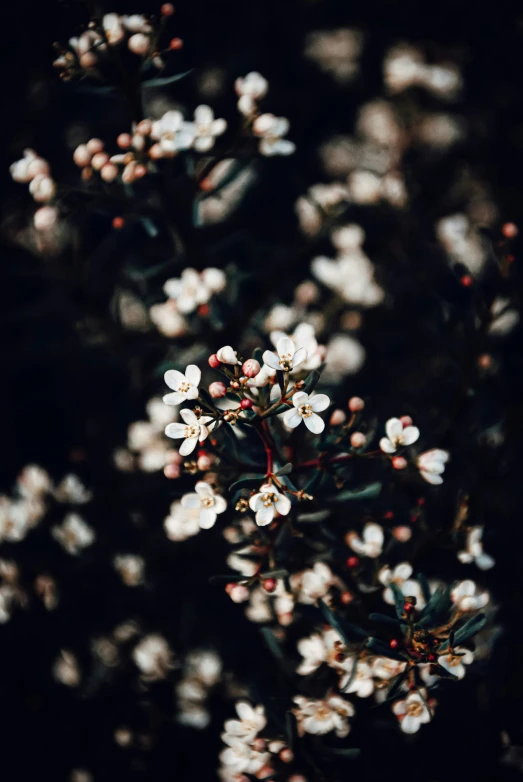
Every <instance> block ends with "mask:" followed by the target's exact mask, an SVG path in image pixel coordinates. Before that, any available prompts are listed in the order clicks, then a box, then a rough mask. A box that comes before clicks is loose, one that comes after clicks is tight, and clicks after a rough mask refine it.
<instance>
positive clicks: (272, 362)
mask: <svg viewBox="0 0 523 782" xmlns="http://www.w3.org/2000/svg"><path fill="white" fill-rule="evenodd" d="M280 342H281V340H280ZM262 358H263V363H264V364H267V366H268V367H270V368H271V369H281V367H280V359H279V358H278V356H277V355H276V353H273V352H272V350H265V351H264V353H263V356H262Z"/></svg>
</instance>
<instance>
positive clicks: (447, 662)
mask: <svg viewBox="0 0 523 782" xmlns="http://www.w3.org/2000/svg"><path fill="white" fill-rule="evenodd" d="M473 661H474V653H473V652H471V651H470V650H469V649H464V648H463V647H461V646H456V648H455V649H454V650H453V651H452V652H447V653H445V654H442V655H440V656H439V657H438V664H439V665H441V667H442V668H445V670H446V671H448V672H449V673H452V674H453V675H454V676H457V678H458V679H463V677H464V676H465V672H466V669H465V665H470V663H471V662H473Z"/></svg>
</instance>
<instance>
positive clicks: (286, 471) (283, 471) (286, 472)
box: [274, 462, 294, 475]
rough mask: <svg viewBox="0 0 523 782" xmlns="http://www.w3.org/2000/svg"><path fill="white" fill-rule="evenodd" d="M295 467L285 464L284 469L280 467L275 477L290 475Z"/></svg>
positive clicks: (288, 463)
mask: <svg viewBox="0 0 523 782" xmlns="http://www.w3.org/2000/svg"><path fill="white" fill-rule="evenodd" d="M293 469H294V468H293V466H292V464H291V463H290V462H287V464H284V465H283V467H280V469H279V470H278V472H276V473H274V474H275V475H289V473H291V472H292V471H293Z"/></svg>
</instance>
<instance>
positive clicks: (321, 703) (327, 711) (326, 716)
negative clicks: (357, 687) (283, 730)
mask: <svg viewBox="0 0 523 782" xmlns="http://www.w3.org/2000/svg"><path fill="white" fill-rule="evenodd" d="M294 703H295V704H296V708H294V709H293V713H294V716H295V717H296V721H297V723H298V734H299V735H300V736H303V735H304V734H305V733H313V734H320V735H322V734H324V733H330V731H332V730H334V731H335V732H336V735H337V736H338V737H339V738H344V736H347V734H348V733H349V731H350V725H349V722H348V717H353V716H354V714H355V711H354V706H353V705H352V703H349V701H346V700H344V699H343V698H340V697H339V696H338V695H331V696H330V697H329V698H326V699H325V700H313V699H312V698H304V697H303V696H302V695H296V696H295V697H294Z"/></svg>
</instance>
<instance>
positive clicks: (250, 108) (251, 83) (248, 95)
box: [234, 71, 269, 116]
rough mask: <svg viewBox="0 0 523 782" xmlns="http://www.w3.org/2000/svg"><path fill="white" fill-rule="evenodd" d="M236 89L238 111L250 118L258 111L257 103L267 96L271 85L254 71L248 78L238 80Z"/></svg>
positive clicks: (235, 83)
mask: <svg viewBox="0 0 523 782" xmlns="http://www.w3.org/2000/svg"><path fill="white" fill-rule="evenodd" d="M234 88H235V90H236V94H237V95H238V96H239V100H238V110H239V111H240V112H241V113H242V114H244V115H245V116H249V115H250V114H253V113H254V112H255V111H256V108H257V105H256V104H257V101H259V100H260V98H263V97H264V96H265V95H266V94H267V90H268V89H269V83H268V81H267V79H264V78H263V76H262V75H261V74H260V73H257V72H256V71H252V72H251V73H248V74H247V76H245V77H240V78H238V79H236V81H235V82H234Z"/></svg>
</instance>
